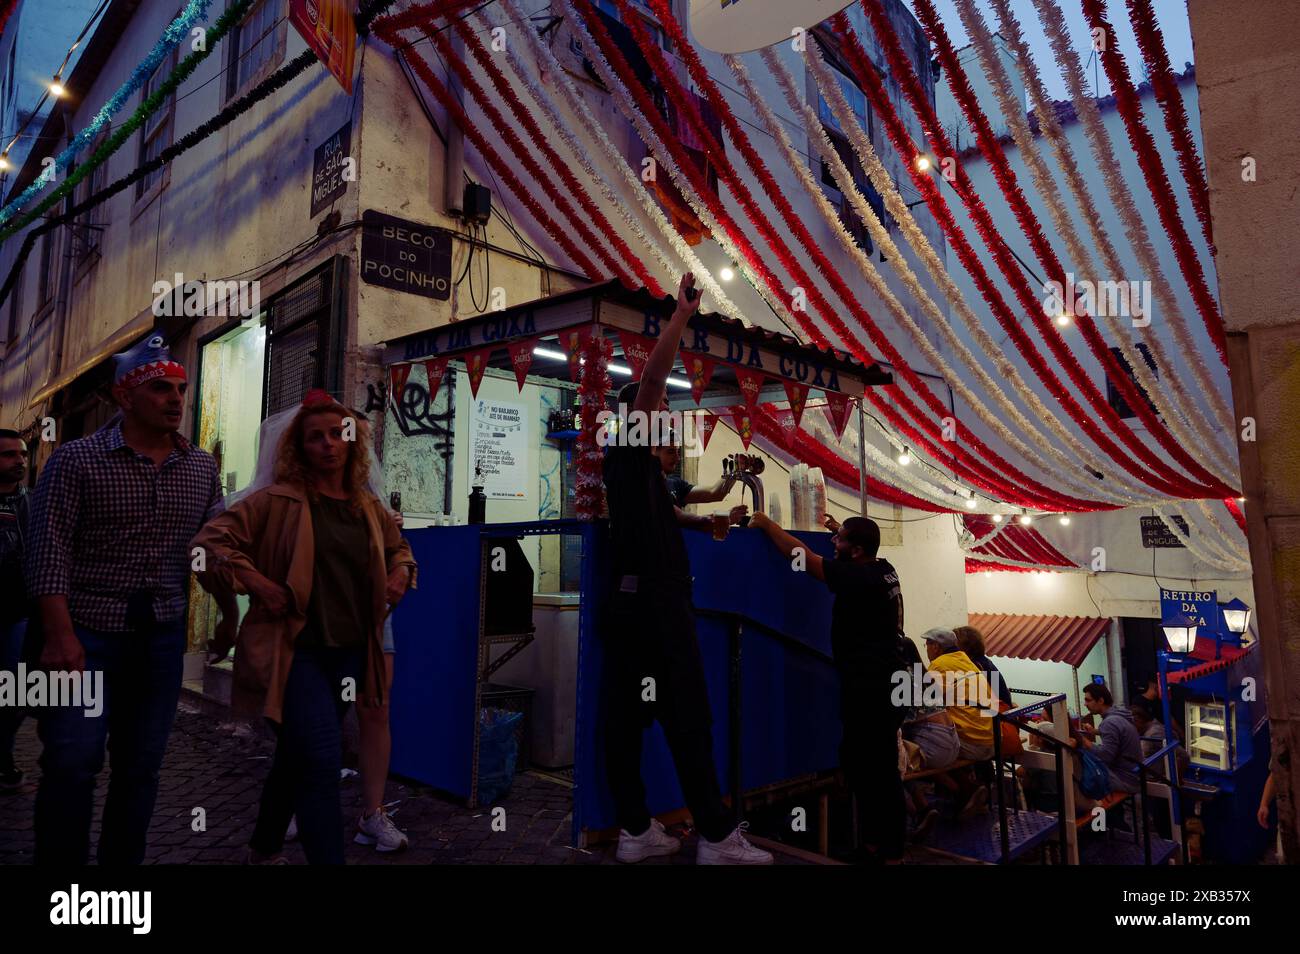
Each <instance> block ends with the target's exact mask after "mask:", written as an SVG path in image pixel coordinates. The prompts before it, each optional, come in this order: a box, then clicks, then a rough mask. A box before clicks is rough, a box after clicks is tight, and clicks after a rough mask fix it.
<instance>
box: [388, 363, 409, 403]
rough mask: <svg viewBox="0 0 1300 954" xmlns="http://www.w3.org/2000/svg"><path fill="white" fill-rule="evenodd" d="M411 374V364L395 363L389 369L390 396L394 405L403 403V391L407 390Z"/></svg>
mask: <svg viewBox="0 0 1300 954" xmlns="http://www.w3.org/2000/svg"><path fill="white" fill-rule="evenodd" d="M410 376H411V365H409V364H395V365H393V366H392V367H391V368H389V369H388V396H389V398H390V399H391V400H392V402H393V407H399V406H400V405H401V403H402V392H403V391H404V390H406V379H407V378H409V377H410Z"/></svg>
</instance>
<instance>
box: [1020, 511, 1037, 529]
mask: <svg viewBox="0 0 1300 954" xmlns="http://www.w3.org/2000/svg"><path fill="white" fill-rule="evenodd" d="M1033 522H1034V518H1033V517H1031V516H1029V514H1027V513H1022V514H1021V515H1020V525H1021V526H1022V527H1027V526H1029V525H1030V524H1031V523H1033Z"/></svg>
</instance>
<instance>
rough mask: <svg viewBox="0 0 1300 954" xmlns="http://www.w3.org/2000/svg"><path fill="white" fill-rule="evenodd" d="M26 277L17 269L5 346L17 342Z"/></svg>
mask: <svg viewBox="0 0 1300 954" xmlns="http://www.w3.org/2000/svg"><path fill="white" fill-rule="evenodd" d="M26 277H27V276H26V274H25V273H24V271H23V269H21V268H19V269H18V278H17V280H15V281H14V287H13V290H12V291H10V292H9V331H8V333H7V334H6V335H5V344H6V345H11V344H13V343H14V342H15V341H17V340H18V323H19V322H20V321H21V320H22V317H23V279H25V278H26ZM32 456H33V457H34V456H35V455H34V454H33V455H32Z"/></svg>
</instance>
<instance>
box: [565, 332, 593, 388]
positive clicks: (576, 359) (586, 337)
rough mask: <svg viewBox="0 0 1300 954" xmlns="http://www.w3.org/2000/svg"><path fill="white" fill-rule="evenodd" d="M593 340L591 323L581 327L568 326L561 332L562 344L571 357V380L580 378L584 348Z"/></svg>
mask: <svg viewBox="0 0 1300 954" xmlns="http://www.w3.org/2000/svg"><path fill="white" fill-rule="evenodd" d="M590 340H591V325H583V326H582V327H581V328H568V329H566V330H564V331H561V332H560V345H561V346H562V347H563V348H564V353H565V354H566V355H568V358H569V380H570V381H576V380H578V369H579V368H581V367H582V349H583V347H584V346H585V345H586V344H587V342H588V341H590Z"/></svg>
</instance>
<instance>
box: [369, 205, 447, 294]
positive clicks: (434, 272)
mask: <svg viewBox="0 0 1300 954" xmlns="http://www.w3.org/2000/svg"><path fill="white" fill-rule="evenodd" d="M361 280H362V281H364V282H367V283H368V284H371V285H379V286H381V287H383V288H392V289H394V290H396V291H403V292H409V293H410V294H412V295H423V296H424V297H425V298H437V299H438V300H440V301H446V300H447V299H448V298H450V297H451V233H450V232H448V231H447V230H446V229H439V228H434V227H433V226H432V225H422V224H421V223H419V222H408V221H407V220H406V219H399V218H397V217H396V216H392V215H385V214H384V213H382V212H376V211H375V210H374V209H367V210H366V211H365V212H363V213H362V215H361Z"/></svg>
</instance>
